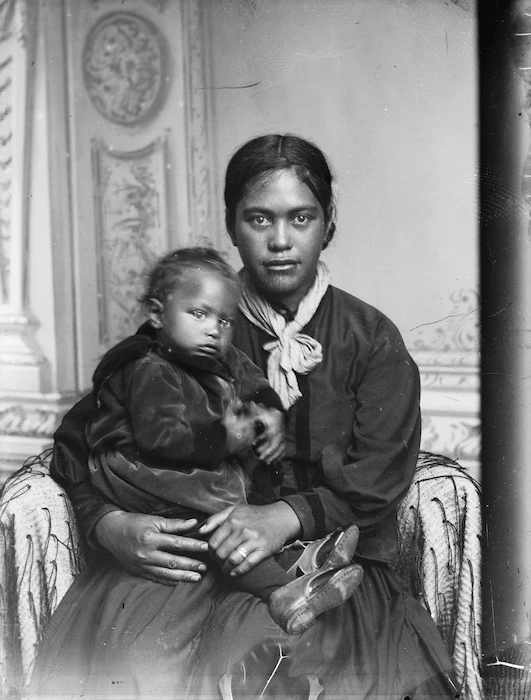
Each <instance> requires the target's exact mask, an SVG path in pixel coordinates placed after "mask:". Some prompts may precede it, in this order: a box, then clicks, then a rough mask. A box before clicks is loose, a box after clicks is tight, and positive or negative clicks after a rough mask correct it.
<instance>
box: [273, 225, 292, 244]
mask: <svg viewBox="0 0 531 700" xmlns="http://www.w3.org/2000/svg"><path fill="white" fill-rule="evenodd" d="M291 246H292V240H291V231H290V228H289V223H288V222H286V221H278V222H276V223H275V225H274V226H272V228H271V235H270V238H269V249H270V250H288V249H289V248H291Z"/></svg>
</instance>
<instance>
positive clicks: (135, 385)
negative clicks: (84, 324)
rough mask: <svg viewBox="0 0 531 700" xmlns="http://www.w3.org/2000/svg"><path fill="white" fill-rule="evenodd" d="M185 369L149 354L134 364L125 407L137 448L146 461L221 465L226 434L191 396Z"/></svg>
mask: <svg viewBox="0 0 531 700" xmlns="http://www.w3.org/2000/svg"><path fill="white" fill-rule="evenodd" d="M183 378H184V373H183V372H182V370H180V369H178V368H176V367H175V366H174V365H171V364H170V363H168V362H166V361H164V360H161V361H158V360H157V359H156V358H155V359H153V358H152V356H148V357H145V358H142V359H141V360H139V361H138V362H136V363H135V365H134V367H133V369H132V371H131V373H130V374H129V377H128V380H127V406H128V415H129V420H130V421H131V425H132V429H133V434H134V439H135V443H136V447H137V448H138V450H139V451H140V453H141V454H142V455H143V456H145V458H146V459H148V460H153V461H156V462H163V463H168V462H173V463H175V462H181V463H183V462H184V463H194V462H201V463H202V464H210V463H212V464H219V463H220V462H222V461H223V459H224V458H225V456H226V449H227V433H226V430H225V428H224V426H223V425H222V423H221V420H220V418H219V416H217V415H214V414H213V412H212V411H209V410H208V409H207V407H206V406H205V402H204V401H203V402H202V401H200V396H199V394H197V396H196V395H195V393H194V392H195V391H199V390H198V389H196V388H195V383H193V382H188V384H187V385H186V386H184V384H183Z"/></svg>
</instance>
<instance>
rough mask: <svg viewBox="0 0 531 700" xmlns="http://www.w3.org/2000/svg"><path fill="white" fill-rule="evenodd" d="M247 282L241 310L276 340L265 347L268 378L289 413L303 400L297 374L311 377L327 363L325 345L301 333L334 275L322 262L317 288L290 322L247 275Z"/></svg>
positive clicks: (315, 283)
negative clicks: (314, 371)
mask: <svg viewBox="0 0 531 700" xmlns="http://www.w3.org/2000/svg"><path fill="white" fill-rule="evenodd" d="M243 280H244V287H243V294H242V298H241V301H240V310H241V312H242V313H243V314H244V316H245V317H246V318H248V319H249V321H250V322H251V323H252V324H254V325H255V326H257V327H258V328H261V329H262V330H263V331H265V332H266V333H268V334H269V335H271V336H273V338H275V340H271V341H268V342H267V343H265V345H264V350H266V351H267V352H268V353H269V356H268V358H267V378H268V380H269V383H270V384H271V386H272V387H273V389H274V390H275V391H276V392H277V394H278V395H279V396H280V399H281V401H282V405H283V406H284V408H285V409H288V408H289V407H290V406H293V404H294V403H295V401H297V399H299V398H300V397H301V396H302V394H301V392H300V390H299V385H298V384H297V378H296V376H295V372H298V373H299V374H308V373H309V372H311V371H312V369H313V368H314V367H316V366H317V365H318V364H319V363H320V362H322V359H323V351H322V347H321V343H319V342H318V341H317V340H315V339H314V338H311V337H310V336H309V335H306V334H305V333H300V332H299V331H300V330H301V328H304V326H306V324H307V323H308V322H309V321H310V319H311V318H312V317H313V315H314V314H315V312H316V311H317V307H318V306H319V304H320V303H321V299H322V298H323V296H324V295H325V292H326V290H327V289H328V285H329V284H330V272H329V270H328V268H327V267H326V265H325V264H324V262H322V261H319V263H318V265H317V274H316V276H315V281H314V283H313V285H312V286H311V288H310V289H309V290H308V293H307V294H306V296H305V297H304V298H303V299H302V301H301V302H300V304H299V308H298V309H297V313H296V314H295V318H294V319H293V320H292V321H288V322H286V319H285V318H284V317H283V316H282V315H281V314H279V313H277V312H276V311H275V310H274V309H273V307H272V306H271V304H269V302H267V301H266V300H265V299H263V298H262V297H261V296H260V295H259V294H258V292H257V290H256V287H255V286H254V284H253V282H252V280H251V278H250V276H249V274H248V273H247V272H245V271H244V274H243Z"/></svg>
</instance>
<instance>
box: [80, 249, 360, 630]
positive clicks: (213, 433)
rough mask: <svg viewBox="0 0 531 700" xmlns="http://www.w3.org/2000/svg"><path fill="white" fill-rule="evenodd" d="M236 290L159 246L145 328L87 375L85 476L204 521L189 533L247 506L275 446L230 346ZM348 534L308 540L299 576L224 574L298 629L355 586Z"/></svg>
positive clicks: (277, 434) (200, 258)
mask: <svg viewBox="0 0 531 700" xmlns="http://www.w3.org/2000/svg"><path fill="white" fill-rule="evenodd" d="M239 296H240V283H239V278H238V276H237V275H236V273H235V272H234V271H233V270H232V268H231V267H230V266H229V265H228V264H227V263H226V262H225V261H224V260H223V258H222V257H221V256H220V255H219V254H218V253H217V252H216V251H214V250H212V249H209V248H184V249H181V250H177V251H174V252H172V253H169V254H168V255H166V256H164V257H163V258H161V260H159V262H158V263H157V265H156V266H155V268H154V269H153V271H152V273H151V276H150V278H149V283H148V288H147V291H146V294H145V295H144V298H143V300H142V301H143V303H144V306H145V308H146V310H147V314H148V318H149V322H150V324H151V326H152V329H153V333H152V334H151V335H146V334H137V335H135V336H131V337H130V338H127V339H125V340H124V341H122V342H121V343H119V344H118V345H117V346H115V347H114V348H112V349H111V350H110V351H109V352H108V353H107V354H106V355H105V357H104V358H103V360H102V361H101V363H100V364H99V366H98V368H97V369H96V372H95V373H94V392H95V398H96V406H97V408H96V410H95V412H94V414H93V416H92V418H91V420H90V421H89V424H88V428H87V443H88V445H89V448H90V458H89V465H90V474H91V479H92V481H93V483H94V484H95V486H96V487H97V488H98V489H99V490H100V491H101V492H102V493H103V494H104V496H105V497H106V498H108V499H109V500H110V501H112V502H113V503H115V504H116V505H118V506H120V507H121V508H123V509H125V510H129V511H134V512H145V513H152V514H157V515H163V516H166V517H182V518H197V519H198V520H199V521H206V523H204V526H203V528H202V529H201V530H199V533H198V535H196V536H201V533H205V532H209V531H211V530H212V529H213V526H212V525H210V527H209V522H208V516H213V515H215V514H216V513H219V512H220V511H222V510H224V509H226V508H227V507H228V506H235V505H238V504H243V503H247V495H248V491H249V486H250V483H251V481H252V479H253V473H254V472H258V471H260V470H262V472H263V470H264V468H266V467H264V465H267V464H269V465H274V464H275V463H276V462H277V460H279V459H280V458H281V457H282V455H283V453H284V432H283V421H284V419H283V414H282V410H281V408H282V407H281V404H280V400H279V398H278V396H277V394H276V393H275V392H274V391H273V390H272V389H271V387H270V386H269V384H268V382H267V380H266V379H265V377H264V376H263V374H262V372H261V371H260V370H259V369H258V367H256V365H254V364H253V363H252V362H251V361H250V360H249V359H248V358H247V357H246V355H244V354H243V353H242V352H240V351H239V350H237V349H236V348H235V347H234V346H233V345H232V344H231V338H232V327H233V324H234V322H235V318H236V315H237V312H238V301H239ZM257 428H258V429H257ZM262 476H263V474H262ZM215 522H216V523H217V524H219V519H218V520H217V521H215ZM357 536H358V531H357V528H356V527H355V526H353V527H352V528H350V529H349V530H347V531H346V532H345V533H340V534H339V535H336V534H335V535H333V536H329V537H328V538H325V540H324V541H320V542H317V543H313V544H312V545H310V547H309V548H308V549H307V550H305V552H304V555H303V557H304V561H305V562H306V564H307V563H308V562H309V561H310V559H312V562H311V564H310V565H309V567H308V566H305V568H304V571H305V573H304V575H303V576H300V577H299V578H296V570H297V568H296V567H291V569H290V571H289V573H288V572H286V571H285V570H284V569H283V568H282V567H281V566H280V564H279V563H278V562H277V561H276V560H275V558H274V557H270V558H268V559H266V560H264V561H263V562H261V563H259V564H258V565H256V566H255V567H254V568H253V569H252V570H251V571H249V572H248V573H246V574H243V575H241V576H239V577H232V578H230V580H231V581H232V582H233V584H234V585H236V586H237V587H238V588H239V589H243V590H246V591H248V592H250V593H253V594H254V595H256V596H258V597H259V598H261V599H262V600H264V601H266V602H268V604H269V610H270V613H271V615H272V617H273V618H274V619H275V620H276V622H278V623H279V624H280V625H281V626H282V627H283V628H284V629H285V630H286V631H287V632H289V633H297V632H300V631H302V630H303V629H306V628H307V627H308V626H309V625H311V624H312V623H313V621H314V619H315V616H316V615H318V614H319V613H320V612H323V611H324V610H327V609H330V608H332V607H335V606H336V605H338V604H340V603H341V602H343V601H344V600H346V599H347V598H348V597H350V595H352V593H353V592H354V590H355V589H356V588H357V586H358V585H359V583H360V581H361V577H362V569H361V567H360V566H359V565H351V566H346V565H347V564H349V562H350V560H351V559H352V556H353V554H354V551H355V547H356V544H357ZM239 551H240V552H241V553H242V556H243V555H244V554H243V553H244V552H245V550H244V549H242V548H240V550H239ZM307 569H309V572H307Z"/></svg>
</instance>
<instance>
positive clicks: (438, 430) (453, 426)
mask: <svg viewBox="0 0 531 700" xmlns="http://www.w3.org/2000/svg"><path fill="white" fill-rule="evenodd" d="M421 448H422V449H423V450H426V451H427V452H435V453H437V454H444V455H445V456H447V457H450V458H451V459H455V460H460V459H461V460H470V461H477V460H479V457H480V452H481V429H480V423H479V420H478V419H474V418H469V419H464V418H462V419H459V418H458V417H457V416H454V417H451V416H445V417H439V416H426V417H424V416H423V420H422V441H421Z"/></svg>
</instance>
